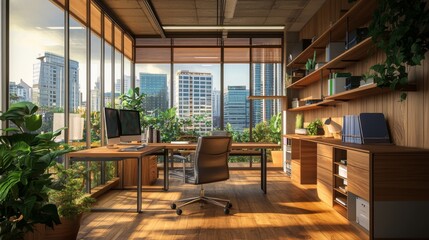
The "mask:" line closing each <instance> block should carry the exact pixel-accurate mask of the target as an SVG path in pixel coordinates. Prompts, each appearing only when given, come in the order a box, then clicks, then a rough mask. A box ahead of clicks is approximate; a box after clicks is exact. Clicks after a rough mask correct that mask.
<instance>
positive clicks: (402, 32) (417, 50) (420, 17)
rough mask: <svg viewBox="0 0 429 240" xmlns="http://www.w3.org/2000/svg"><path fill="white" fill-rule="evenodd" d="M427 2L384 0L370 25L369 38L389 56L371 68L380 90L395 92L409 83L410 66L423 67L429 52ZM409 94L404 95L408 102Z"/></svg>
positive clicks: (380, 2) (403, 97) (419, 0)
mask: <svg viewBox="0 0 429 240" xmlns="http://www.w3.org/2000/svg"><path fill="white" fill-rule="evenodd" d="M426 3H427V1H425V0H416V1H412V2H410V1H404V0H393V1H392V0H380V1H378V8H377V9H376V11H375V12H374V16H373V20H372V22H371V24H370V26H369V36H371V37H372V40H373V42H374V43H375V45H376V46H377V47H378V48H379V49H381V50H383V51H384V52H385V53H386V60H385V61H384V63H381V64H376V65H374V66H372V67H371V69H372V70H374V71H375V73H376V74H375V76H374V81H375V82H376V83H377V85H378V86H379V87H389V88H391V89H392V90H395V89H397V88H401V87H402V86H404V85H405V84H406V83H407V82H408V73H407V67H408V66H416V65H420V64H421V61H422V60H423V59H424V58H425V53H426V52H427V51H428V49H429V10H428V8H427V7H426ZM405 98H406V94H405V93H403V94H402V95H401V100H405Z"/></svg>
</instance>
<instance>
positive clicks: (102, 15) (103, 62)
mask: <svg viewBox="0 0 429 240" xmlns="http://www.w3.org/2000/svg"><path fill="white" fill-rule="evenodd" d="M105 48H106V40H105V38H104V13H103V12H101V55H100V58H101V59H100V91H101V96H100V97H101V99H100V112H101V114H100V118H101V119H100V120H101V121H100V122H101V146H104V145H106V143H105V137H106V136H105V134H106V130H105V128H106V125H105V124H104V121H103V119H104V111H103V109H104V101H105V94H104V91H105V88H104V83H105V79H104V78H105V74H104V71H105V70H106V68H105V63H106V59H105V57H106V56H105Z"/></svg>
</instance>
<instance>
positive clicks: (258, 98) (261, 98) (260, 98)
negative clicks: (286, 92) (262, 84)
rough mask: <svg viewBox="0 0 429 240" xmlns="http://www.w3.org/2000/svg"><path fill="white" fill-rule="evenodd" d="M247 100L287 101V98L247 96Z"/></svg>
mask: <svg viewBox="0 0 429 240" xmlns="http://www.w3.org/2000/svg"><path fill="white" fill-rule="evenodd" d="M247 98H248V99H252V100H264V99H270V100H275V99H287V96H249V97H247Z"/></svg>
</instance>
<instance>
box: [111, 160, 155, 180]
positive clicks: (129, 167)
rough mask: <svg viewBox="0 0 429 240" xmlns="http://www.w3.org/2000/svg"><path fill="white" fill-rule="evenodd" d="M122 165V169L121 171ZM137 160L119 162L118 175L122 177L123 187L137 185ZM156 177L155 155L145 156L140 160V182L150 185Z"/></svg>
mask: <svg viewBox="0 0 429 240" xmlns="http://www.w3.org/2000/svg"><path fill="white" fill-rule="evenodd" d="M122 166H123V168H124V169H123V171H122ZM136 169H137V161H136V160H135V159H130V160H124V163H123V165H122V164H121V163H120V164H119V177H120V178H122V179H123V185H124V187H127V186H137V171H136ZM122 174H123V175H122ZM157 179H158V166H157V156H146V157H144V158H143V161H142V184H143V185H152V184H154V183H155V182H156V180H157Z"/></svg>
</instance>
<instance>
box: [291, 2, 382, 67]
mask: <svg viewBox="0 0 429 240" xmlns="http://www.w3.org/2000/svg"><path fill="white" fill-rule="evenodd" d="M375 7H376V1H364V0H360V1H358V2H357V3H356V4H355V5H354V6H353V7H351V8H350V9H349V10H348V11H347V12H346V13H345V14H344V15H343V16H342V17H341V18H340V19H338V21H336V22H335V23H334V24H333V25H332V26H331V27H330V28H329V29H327V30H326V31H325V32H324V33H322V35H320V37H319V38H317V39H316V40H315V41H314V42H313V43H312V44H311V45H310V46H309V47H307V48H306V49H304V50H303V51H302V52H301V53H300V54H299V55H298V56H296V57H295V59H293V60H292V61H291V62H290V63H289V64H287V66H286V67H288V68H293V67H302V66H303V65H305V63H306V62H307V59H308V58H312V56H313V53H314V50H316V51H318V50H319V51H323V50H324V48H325V47H326V45H327V44H328V43H329V42H339V41H344V36H345V31H346V29H347V25H348V26H349V27H348V29H350V30H353V29H355V28H357V27H359V26H362V25H364V24H365V23H366V22H367V21H368V20H370V19H371V16H372V13H373V11H374V9H375Z"/></svg>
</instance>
